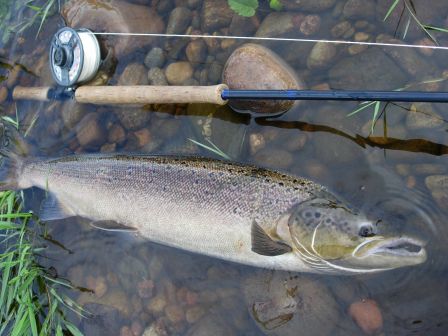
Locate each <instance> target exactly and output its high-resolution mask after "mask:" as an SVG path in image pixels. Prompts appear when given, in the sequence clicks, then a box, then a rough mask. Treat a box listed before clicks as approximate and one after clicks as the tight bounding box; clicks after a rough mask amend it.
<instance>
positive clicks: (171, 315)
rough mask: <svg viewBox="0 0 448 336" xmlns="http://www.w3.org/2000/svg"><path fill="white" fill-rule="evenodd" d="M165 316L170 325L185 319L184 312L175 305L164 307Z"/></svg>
mask: <svg viewBox="0 0 448 336" xmlns="http://www.w3.org/2000/svg"><path fill="white" fill-rule="evenodd" d="M165 314H166V317H167V318H168V320H169V321H170V322H172V323H179V322H182V321H183V320H184V319H185V312H184V310H183V309H182V307H181V306H179V305H177V304H173V305H169V306H166V307H165Z"/></svg>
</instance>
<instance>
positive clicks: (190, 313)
mask: <svg viewBox="0 0 448 336" xmlns="http://www.w3.org/2000/svg"><path fill="white" fill-rule="evenodd" d="M204 314H205V310H204V308H202V307H201V306H194V307H191V308H188V309H187V310H186V311H185V319H186V320H187V322H188V323H189V324H193V323H195V322H196V321H197V320H199V319H200V318H201V317H202V316H203V315H204Z"/></svg>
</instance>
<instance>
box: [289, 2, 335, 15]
mask: <svg viewBox="0 0 448 336" xmlns="http://www.w3.org/2000/svg"><path fill="white" fill-rule="evenodd" d="M335 2H336V0H280V3H281V4H282V6H283V7H284V8H285V9H292V10H303V11H310V12H320V11H324V10H326V9H329V8H331V7H333V5H334V4H335Z"/></svg>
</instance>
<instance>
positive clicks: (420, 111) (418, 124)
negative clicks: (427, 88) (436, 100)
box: [406, 103, 445, 129]
mask: <svg viewBox="0 0 448 336" xmlns="http://www.w3.org/2000/svg"><path fill="white" fill-rule="evenodd" d="M444 123H445V121H444V120H443V118H442V117H441V116H439V115H438V114H437V113H436V112H435V111H434V108H433V106H432V104H431V103H414V104H412V105H411V108H410V109H409V111H408V114H407V117H406V125H407V126H408V127H409V128H410V129H422V128H434V127H438V126H442V125H443V124H444Z"/></svg>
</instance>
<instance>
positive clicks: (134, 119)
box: [115, 107, 151, 130]
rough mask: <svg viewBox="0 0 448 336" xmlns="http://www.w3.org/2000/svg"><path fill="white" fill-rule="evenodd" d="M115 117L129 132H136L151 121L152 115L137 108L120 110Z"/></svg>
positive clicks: (116, 111)
mask: <svg viewBox="0 0 448 336" xmlns="http://www.w3.org/2000/svg"><path fill="white" fill-rule="evenodd" d="M115 115H116V116H117V117H118V119H119V120H120V123H121V124H122V125H123V127H124V128H125V129H127V130H135V129H139V128H142V127H144V126H145V125H146V124H147V123H148V121H149V120H150V119H151V113H148V112H147V111H145V110H143V109H137V108H132V109H130V108H124V107H122V108H119V109H117V110H115Z"/></svg>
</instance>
